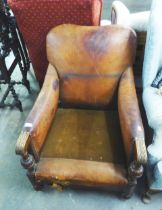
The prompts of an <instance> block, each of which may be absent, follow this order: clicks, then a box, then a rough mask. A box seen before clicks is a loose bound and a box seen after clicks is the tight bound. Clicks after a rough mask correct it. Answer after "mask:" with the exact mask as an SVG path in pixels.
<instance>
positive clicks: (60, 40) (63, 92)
mask: <svg viewBox="0 0 162 210" xmlns="http://www.w3.org/2000/svg"><path fill="white" fill-rule="evenodd" d="M135 43H136V38H135V34H134V32H133V31H132V30H130V29H129V28H122V27H119V26H105V27H88V26H83V27H80V26H76V25H61V26H58V27H56V28H54V29H52V30H51V31H50V32H49V34H48V36H47V57H48V61H49V62H50V63H51V64H52V65H53V66H55V68H56V69H57V72H58V75H59V78H60V100H61V101H62V102H63V103H70V104H73V105H74V104H83V105H93V106H107V105H108V104H109V103H110V102H111V100H112V97H113V95H114V93H115V91H116V88H117V86H118V82H119V79H120V77H121V74H122V73H123V72H124V70H125V69H126V68H127V67H128V66H131V65H133V61H134V55H135Z"/></svg>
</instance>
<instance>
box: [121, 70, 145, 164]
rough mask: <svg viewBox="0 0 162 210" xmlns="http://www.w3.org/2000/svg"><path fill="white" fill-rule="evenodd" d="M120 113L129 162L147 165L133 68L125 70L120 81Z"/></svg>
mask: <svg viewBox="0 0 162 210" xmlns="http://www.w3.org/2000/svg"><path fill="white" fill-rule="evenodd" d="M118 111H119V118H120V125H121V131H122V135H123V143H124V148H125V152H126V156H127V161H128V162H130V161H133V160H135V161H137V162H138V163H141V164H144V163H146V161H147V153H146V147H145V141H144V129H143V124H142V120H141V115H140V111H139V106H138V101H137V95H136V90H135V85H134V77H133V70H132V68H131V67H128V68H127V69H126V70H125V72H124V73H123V75H122V77H121V80H120V84H119V91H118Z"/></svg>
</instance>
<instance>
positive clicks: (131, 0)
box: [102, 0, 152, 19]
mask: <svg viewBox="0 0 162 210" xmlns="http://www.w3.org/2000/svg"><path fill="white" fill-rule="evenodd" d="M113 1H114V0H103V14H102V17H103V18H108V19H110V14H111V5H112V2H113ZM121 2H123V3H124V4H125V5H126V6H127V7H128V9H129V10H130V11H131V12H138V11H146V10H150V7H151V2H152V0H144V1H143V0H141V1H140V0H138V1H137V0H121Z"/></svg>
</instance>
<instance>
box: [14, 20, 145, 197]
mask: <svg viewBox="0 0 162 210" xmlns="http://www.w3.org/2000/svg"><path fill="white" fill-rule="evenodd" d="M135 46H136V36H135V33H134V31H132V30H131V29H130V28H123V27H120V26H117V25H115V26H104V27H99V26H93V27H92V26H77V25H70V24H68V25H65V24H63V25H60V26H58V27H55V28H54V29H52V30H51V31H50V32H49V33H48V36H47V57H48V60H49V63H50V64H49V68H48V70H47V74H46V78H45V81H44V85H43V88H42V90H41V91H40V94H39V97H38V99H37V101H36V103H35V105H34V108H33V109H32V111H31V113H30V115H29V117H28V119H27V121H26V123H25V124H27V125H31V129H29V132H28V133H27V135H24V138H26V139H25V140H23V145H24V146H23V147H22V144H21V143H19V144H18V146H17V149H16V151H17V153H18V154H21V155H22V156H23V157H24V159H23V161H24V162H25V161H26V162H28V156H27V154H26V153H27V152H26V151H27V146H28V145H29V140H30V145H31V149H32V152H33V156H34V159H36V160H37V162H36V163H35V165H34V166H35V168H34V170H33V171H31V165H29V167H28V168H29V173H28V176H30V175H31V177H29V178H31V179H32V178H33V179H34V180H33V181H34V182H35V181H36V183H40V182H42V183H44V182H47V183H50V184H54V186H56V185H57V186H58V185H59V186H60V185H61V186H62V184H65V185H66V184H67V183H71V184H79V185H88V186H112V187H117V188H119V189H121V188H122V190H123V188H124V187H126V186H127V187H128V188H130V190H129V194H128V196H130V195H131V194H132V192H133V190H134V187H135V184H136V179H137V178H139V177H140V176H141V175H142V173H143V168H142V164H144V163H145V162H146V149H145V145H144V138H143V137H144V131H143V127H142V121H141V116H140V112H139V107H138V102H137V96H136V92H135V86H134V80H133V75H132V65H133V61H134V56H135ZM50 95H51V97H50ZM113 98H116V101H117V102H118V103H117V104H118V106H115V104H114V107H113V110H112V109H110V107H109V104H110V103H111V102H112V99H113ZM60 100H61V101H62V103H61V105H60V103H59V102H60ZM64 104H65V106H64ZM66 104H68V105H69V107H70V108H69V107H68V108H67V107H66ZM76 104H77V105H81V107H82V108H78V107H77V108H76ZM60 106H61V107H60ZM115 107H116V109H115ZM50 126H51V127H50ZM24 129H26V128H24ZM120 133H122V136H121V135H120ZM29 136H30V139H29ZM24 142H26V143H24ZM122 148H123V149H122ZM24 151H25V152H26V153H25V154H24V153H23V152H24ZM29 152H30V151H29ZM127 163H128V164H130V168H129V172H128V173H127V170H126V168H127V166H128V164H127ZM25 167H26V165H25ZM132 180H133V182H132ZM132 185H133V186H132ZM119 189H118V190H119Z"/></svg>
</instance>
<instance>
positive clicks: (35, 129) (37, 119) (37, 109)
mask: <svg viewBox="0 0 162 210" xmlns="http://www.w3.org/2000/svg"><path fill="white" fill-rule="evenodd" d="M56 83H57V84H59V79H58V76H57V72H56V70H55V69H54V67H53V66H52V65H50V64H49V66H48V69H47V73H46V77H45V81H44V84H43V87H42V89H41V91H40V93H39V95H38V98H37V100H36V102H35V104H34V106H33V108H32V110H31V112H30V113H29V115H28V118H27V119H26V122H25V125H24V130H28V131H30V136H31V147H32V151H33V153H34V155H35V156H36V157H39V152H40V150H41V148H42V145H43V143H44V140H45V137H46V135H47V133H48V129H49V127H50V125H51V122H52V120H53V118H54V115H55V112H56V110H57V105H58V98H59V85H56ZM26 125H30V126H31V127H30V128H27V127H26Z"/></svg>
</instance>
